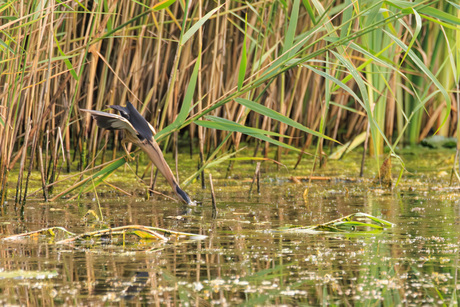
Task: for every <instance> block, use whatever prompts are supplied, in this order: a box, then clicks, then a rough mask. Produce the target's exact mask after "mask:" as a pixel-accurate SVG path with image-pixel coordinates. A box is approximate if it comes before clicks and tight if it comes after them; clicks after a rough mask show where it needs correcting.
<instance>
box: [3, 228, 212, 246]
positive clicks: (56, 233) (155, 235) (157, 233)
mask: <svg viewBox="0 0 460 307" xmlns="http://www.w3.org/2000/svg"><path fill="white" fill-rule="evenodd" d="M132 235H134V237H136V238H137V239H140V240H143V241H152V242H155V243H158V242H160V243H166V242H169V241H174V242H177V241H179V240H183V239H189V240H202V239H205V238H206V237H207V236H205V235H198V234H193V233H186V232H179V231H172V230H169V229H163V228H158V227H149V226H142V225H128V226H121V227H114V228H106V229H100V230H96V231H92V232H85V233H82V234H75V233H73V232H70V231H68V230H66V229H65V228H63V227H50V228H44V229H40V230H36V231H31V232H27V233H22V234H17V235H13V236H9V237H6V238H3V239H2V240H10V241H11V240H18V239H23V238H29V239H32V238H34V239H38V238H39V237H41V236H44V237H47V238H49V237H52V238H53V239H54V240H55V241H56V240H57V241H56V242H55V244H70V243H75V242H79V241H85V240H88V239H91V240H93V241H94V240H98V239H101V240H102V239H103V240H105V241H107V239H108V240H109V242H116V241H117V240H119V238H120V237H121V238H122V242H123V245H125V243H128V244H132V243H133V241H132V240H131V236H132Z"/></svg>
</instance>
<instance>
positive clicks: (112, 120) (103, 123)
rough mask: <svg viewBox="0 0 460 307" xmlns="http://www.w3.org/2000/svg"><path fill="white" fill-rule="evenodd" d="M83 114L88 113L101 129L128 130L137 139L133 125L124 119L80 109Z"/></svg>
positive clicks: (115, 115)
mask: <svg viewBox="0 0 460 307" xmlns="http://www.w3.org/2000/svg"><path fill="white" fill-rule="evenodd" d="M80 111H82V112H88V113H89V114H91V116H92V117H93V118H94V119H95V120H96V123H97V125H98V126H99V127H101V128H104V129H111V130H126V131H128V132H129V133H130V134H131V135H132V136H135V137H137V131H136V130H135V129H134V127H133V125H131V123H130V122H129V121H128V120H127V119H126V118H124V117H122V116H120V115H117V114H111V113H107V112H102V111H94V110H86V109H80Z"/></svg>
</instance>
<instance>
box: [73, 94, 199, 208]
mask: <svg viewBox="0 0 460 307" xmlns="http://www.w3.org/2000/svg"><path fill="white" fill-rule="evenodd" d="M109 107H110V108H112V109H114V110H116V111H118V112H119V114H120V115H117V114H112V113H107V112H103V111H96V110H87V109H80V111H82V112H87V113H89V114H91V116H92V117H93V119H94V120H96V123H97V125H98V127H100V128H104V129H109V130H122V131H124V132H125V134H124V135H125V136H124V139H123V140H122V146H123V149H124V150H125V151H126V153H127V155H128V157H131V156H130V154H129V151H128V150H127V149H126V146H125V143H129V142H131V143H133V144H136V145H137V146H139V147H140V148H141V149H142V150H143V151H144V152H145V153H146V154H147V156H148V157H149V159H150V160H151V161H152V163H153V164H154V165H155V166H156V167H157V168H158V170H159V171H160V172H161V173H162V174H163V176H164V177H165V178H166V180H167V181H168V183H169V185H170V186H171V187H172V189H173V191H174V193H176V195H177V196H178V197H179V198H180V200H181V201H183V202H184V203H186V204H187V205H193V204H194V203H195V202H193V201H192V200H191V199H190V197H189V196H188V194H187V193H185V191H184V190H182V189H181V188H180V186H179V183H178V182H177V180H176V178H175V177H174V175H173V172H172V171H171V168H170V167H169V165H168V163H167V162H166V160H165V158H164V156H163V153H162V151H161V149H160V146H158V143H157V142H156V141H155V139H154V138H153V136H154V135H155V134H156V131H155V129H154V128H153V127H152V125H151V124H150V123H149V122H148V121H146V120H145V118H144V117H143V116H142V115H141V114H140V113H139V112H138V111H137V110H136V108H135V107H134V106H133V105H132V104H131V103H130V102H127V104H126V107H122V106H118V105H111V106H109Z"/></svg>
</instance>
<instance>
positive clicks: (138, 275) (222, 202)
mask: <svg viewBox="0 0 460 307" xmlns="http://www.w3.org/2000/svg"><path fill="white" fill-rule="evenodd" d="M449 155H451V153H447V154H445V155H440V154H435V153H432V154H431V156H430V155H429V154H428V155H425V157H426V158H427V161H426V162H420V161H418V160H417V159H412V160H411V159H410V158H408V162H407V165H406V167H407V172H406V173H405V176H404V177H403V182H402V184H401V185H400V186H399V187H398V188H397V189H393V190H389V189H383V188H381V187H378V186H375V185H374V184H372V179H371V178H370V177H371V175H369V176H368V179H364V180H348V179H349V178H351V177H352V176H351V175H353V174H354V177H353V178H352V179H356V174H357V172H356V170H357V169H358V167H359V163H357V164H355V165H354V166H353V167H350V166H349V165H347V166H346V167H345V168H344V167H343V166H342V169H340V168H341V166H340V165H341V164H340V163H346V162H343V161H341V162H330V163H332V164H334V163H336V164H335V165H336V166H337V167H338V168H333V166H328V167H327V168H326V170H325V171H324V172H323V171H319V172H318V171H317V172H316V173H315V174H319V173H321V174H319V176H324V177H326V176H327V177H328V178H327V179H329V180H317V181H314V182H312V184H311V186H310V188H309V191H308V195H306V196H305V197H304V196H303V195H304V191H305V189H306V188H307V187H308V183H307V182H304V181H301V182H300V183H299V182H294V181H291V180H289V177H290V175H292V174H291V172H290V171H286V170H284V171H280V170H279V169H278V167H273V166H270V167H266V168H264V167H262V169H263V172H262V183H261V191H260V194H258V193H257V192H253V193H252V195H250V194H249V188H250V180H248V178H252V174H248V175H247V176H241V175H235V172H234V173H233V175H231V176H226V177H224V176H220V177H221V178H220V179H219V176H216V177H215V178H216V179H215V181H214V187H215V190H216V196H217V202H218V204H217V206H218V215H217V218H213V217H212V210H211V201H210V193H209V190H205V191H201V190H200V189H199V188H198V187H190V188H189V190H191V191H192V192H191V194H192V195H194V198H195V199H197V200H199V201H200V204H199V205H198V206H197V207H195V208H193V209H192V212H191V213H190V214H189V215H187V216H180V215H181V214H182V213H183V210H182V207H181V205H179V204H178V203H175V202H171V201H170V200H167V199H163V198H161V197H156V198H154V199H153V200H145V199H144V198H143V197H142V196H133V197H128V196H121V195H118V194H116V193H101V194H100V195H99V197H98V199H99V201H100V205H101V208H100V210H101V211H99V207H98V204H97V199H96V198H95V197H94V195H89V196H88V197H87V198H86V199H82V200H80V201H71V202H65V201H60V202H54V203H43V202H39V201H35V202H32V201H31V202H29V203H28V204H27V206H26V208H25V211H24V218H20V217H18V216H17V215H16V214H15V213H14V210H12V208H11V206H10V207H9V210H6V211H7V212H6V213H5V215H4V216H3V217H2V218H1V219H0V223H1V229H2V236H3V237H5V236H8V235H13V234H18V233H23V232H27V231H32V230H37V229H41V228H46V227H52V226H62V227H65V228H66V229H68V230H70V231H72V232H75V233H83V232H87V231H93V230H95V229H98V228H101V227H116V226H123V225H134V224H139V225H147V226H155V227H161V228H167V229H171V230H176V231H183V232H189V233H196V234H202V235H206V236H208V237H207V238H205V239H203V240H184V241H180V242H175V243H166V244H161V243H155V242H149V241H142V240H141V241H139V240H137V241H136V242H134V243H132V244H128V245H123V244H120V243H116V242H112V241H110V240H107V241H102V242H101V241H100V240H99V241H93V240H88V241H85V242H77V243H73V244H64V245H62V244H55V240H53V239H52V238H50V237H44V236H39V237H32V238H25V239H20V240H15V241H1V250H0V304H2V305H30V306H37V305H41V306H52V305H62V304H64V305H71V306H85V305H94V306H99V305H146V304H152V305H158V306H160V305H161V306H164V305H181V306H187V305H194V306H211V305H219V306H229V305H246V306H247V305H276V306H295V305H305V306H308V305H311V306H315V305H322V304H330V305H348V306H359V305H364V306H368V305H373V306H374V305H385V306H393V305H423V304H427V305H442V304H445V305H449V304H451V303H456V302H457V296H456V290H457V287H458V285H457V279H458V277H457V275H458V272H457V268H458V266H459V261H458V253H459V235H460V226H459V218H458V216H459V213H460V212H459V211H460V207H459V204H460V203H459V201H458V199H459V189H458V183H456V187H449V185H448V181H449V178H450V177H449V176H446V174H445V173H440V172H441V171H442V167H444V166H445V165H444V164H443V165H442V167H441V166H440V164H438V163H442V161H444V160H443V159H447V158H449ZM411 161H412V162H411ZM370 163H373V161H371V162H370ZM246 167H248V168H250V169H254V168H255V166H254V165H252V164H250V163H248V164H246ZM338 169H339V170H338ZM374 170H375V167H374ZM217 171H218V170H216V172H217ZM305 172H306V171H305V170H303V171H302V170H300V171H299V170H298V171H296V174H297V175H301V174H302V175H308V174H309V173H305ZM347 172H348V174H347ZM369 172H370V171H369ZM236 173H237V172H236ZM344 173H345V175H343V174H344ZM337 174H340V175H337ZM396 174H397V172H396ZM348 175H350V176H348ZM337 176H339V177H337ZM196 185H197V186H198V184H196ZM254 189H255V188H254ZM164 191H167V189H166V188H164ZM88 210H94V211H96V212H102V215H103V216H104V221H103V222H97V221H96V220H95V219H94V218H93V217H92V216H88V217H87V219H86V220H84V219H83V217H84V216H85V214H86V213H87V212H88ZM355 212H364V213H368V214H372V215H374V216H377V217H380V218H382V219H385V220H387V221H390V222H392V223H394V224H395V226H394V227H393V228H390V229H387V230H384V231H381V232H374V233H371V232H368V233H358V232H349V233H340V234H338V233H318V234H307V233H278V232H274V231H272V230H274V229H277V228H278V227H283V226H286V225H304V226H307V225H314V224H318V223H324V222H327V221H330V220H334V219H337V218H339V217H341V216H345V215H348V214H351V213H355Z"/></svg>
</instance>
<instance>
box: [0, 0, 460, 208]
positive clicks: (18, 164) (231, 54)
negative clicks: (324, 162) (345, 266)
mask: <svg viewBox="0 0 460 307" xmlns="http://www.w3.org/2000/svg"><path fill="white" fill-rule="evenodd" d="M459 12H460V7H459V5H458V4H456V3H454V2H451V1H419V2H417V3H414V2H409V1H351V0H342V1H320V0H312V1H300V0H294V1H288V2H285V1H276V0H274V1H258V2H257V1H256V2H240V1H226V2H221V1H217V2H216V1H203V0H200V1H195V2H189V3H186V2H184V1H175V0H165V1H162V2H158V1H150V2H142V1H141V2H138V1H124V0H120V1H106V0H105V1H100V2H97V1H89V0H84V1H81V2H77V1H55V0H50V1H47V2H45V1H34V0H32V1H27V2H23V1H16V0H12V1H9V2H3V3H2V4H0V50H1V58H0V89H1V91H0V154H1V158H0V184H1V191H2V192H1V203H2V204H3V203H4V200H5V199H6V195H5V191H6V187H7V184H12V185H16V187H17V189H16V190H17V192H16V195H15V199H16V202H19V203H24V202H25V199H26V195H27V189H28V186H27V184H28V181H29V178H30V174H31V172H32V171H34V170H38V171H40V173H41V178H42V185H43V187H44V189H43V197H44V198H45V199H48V197H50V196H49V195H48V193H52V190H51V189H52V186H51V184H52V183H53V182H55V181H56V180H57V178H58V177H59V176H60V174H62V173H63V172H65V171H69V170H70V169H71V165H72V163H73V164H74V165H75V164H76V163H74V162H75V161H78V165H79V166H78V167H79V170H80V171H81V172H82V174H83V171H84V170H95V167H97V165H102V166H103V167H104V165H105V166H107V165H108V166H109V167H110V170H111V171H113V170H112V169H116V167H119V166H120V165H122V164H123V162H117V161H120V160H116V157H117V156H120V155H121V154H120V153H119V152H118V153H117V149H118V148H119V143H120V142H119V139H120V135H119V134H118V133H115V138H112V135H111V134H110V136H109V133H108V132H107V131H101V130H100V129H98V128H97V127H96V125H95V123H94V122H93V121H91V119H90V118H89V115H82V114H81V113H80V112H79V108H80V107H81V108H85V109H96V110H104V109H106V106H107V105H113V104H119V105H125V104H126V102H127V101H131V102H132V103H133V104H134V105H135V106H136V107H137V108H138V109H139V110H140V112H141V113H142V114H143V115H144V116H145V117H146V118H147V120H149V121H150V122H151V123H152V125H153V126H154V127H157V128H158V129H157V130H159V131H160V133H158V135H157V139H158V140H159V141H161V145H162V146H163V147H164V148H165V149H166V150H173V151H175V152H177V144H178V140H179V139H180V138H189V139H190V150H191V152H192V150H193V148H195V147H197V148H198V149H199V150H197V152H199V153H200V154H199V155H200V161H201V162H200V163H201V164H200V165H201V169H200V171H201V170H203V169H204V168H206V167H207V166H209V165H210V163H211V162H212V161H214V160H215V159H218V158H220V159H224V158H225V157H228V156H229V154H230V153H234V152H235V151H237V150H238V148H240V143H241V141H242V140H245V141H254V142H256V143H255V144H256V149H257V150H260V149H262V148H264V149H265V151H264V153H265V155H267V154H268V153H269V148H272V150H273V152H276V154H275V159H277V160H281V157H282V156H281V155H282V153H283V151H285V150H292V151H297V152H298V153H299V161H300V158H301V156H302V153H301V152H302V151H304V150H306V149H307V148H309V147H310V146H311V145H312V144H313V141H315V140H320V141H318V142H315V144H317V146H318V152H322V151H323V149H322V146H324V145H323V142H324V141H325V142H327V144H326V145H328V146H334V144H336V142H334V140H336V141H339V142H342V143H345V142H348V141H350V140H353V139H355V138H357V137H359V139H360V140H361V141H360V143H363V144H364V143H369V145H370V152H371V154H381V153H382V152H383V147H384V146H388V147H389V148H390V151H391V152H393V154H394V147H395V146H396V145H401V144H409V143H411V144H414V143H417V142H419V140H420V139H423V138H424V137H425V136H427V135H428V134H429V133H430V132H433V131H437V130H439V131H438V133H441V134H443V135H457V136H458V135H459V134H458V133H456V131H457V129H458V127H459V125H458V112H459V108H458V106H457V103H458V100H459V99H458V84H459V81H458V77H459V68H458V67H459V66H458V64H459V60H460V53H459V50H460V46H459V44H460V34H459V33H460V30H459V29H460V28H459V27H460V18H459V17H460V13H459ZM365 140H369V141H368V142H367V141H365ZM271 144H272V145H273V146H272V145H271ZM269 146H271V147H269ZM106 150H113V151H112V152H113V154H112V159H113V161H106V156H107V155H106ZM377 156H378V155H377ZM97 157H100V160H98V161H97V162H96V158H97ZM272 157H273V156H272ZM114 163H115V164H114ZM117 163H118V164H117ZM12 169H17V170H19V175H18V176H17V177H16V176H15V177H14V178H10V177H9V176H8V175H9V172H10V170H12ZM107 172H108V171H106V172H105V173H104V172H103V173H104V174H107ZM86 173H88V172H86ZM198 174H199V172H197V174H196V175H198ZM152 177H153V176H152ZM202 178H204V176H202ZM93 179H94V178H93Z"/></svg>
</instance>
